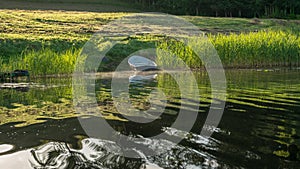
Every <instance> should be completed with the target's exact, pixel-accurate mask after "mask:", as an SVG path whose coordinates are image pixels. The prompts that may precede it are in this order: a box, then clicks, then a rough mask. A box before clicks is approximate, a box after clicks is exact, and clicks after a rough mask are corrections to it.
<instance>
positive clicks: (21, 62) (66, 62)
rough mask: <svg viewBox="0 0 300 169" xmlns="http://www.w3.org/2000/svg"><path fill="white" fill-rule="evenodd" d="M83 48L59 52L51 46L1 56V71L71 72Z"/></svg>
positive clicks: (50, 73)
mask: <svg viewBox="0 0 300 169" xmlns="http://www.w3.org/2000/svg"><path fill="white" fill-rule="evenodd" d="M80 51H81V49H75V48H72V49H69V50H66V51H64V52H57V51H55V50H53V49H51V48H43V49H41V50H38V51H34V50H31V51H24V52H23V53H22V54H21V55H20V56H18V55H17V56H12V57H10V58H9V59H8V60H7V59H5V58H3V57H0V65H1V68H0V70H1V72H10V71H12V70H16V69H25V70H28V71H30V75H31V76H38V75H43V76H45V75H59V74H71V73H72V72H73V70H74V66H75V63H76V59H77V56H78V55H79V54H80Z"/></svg>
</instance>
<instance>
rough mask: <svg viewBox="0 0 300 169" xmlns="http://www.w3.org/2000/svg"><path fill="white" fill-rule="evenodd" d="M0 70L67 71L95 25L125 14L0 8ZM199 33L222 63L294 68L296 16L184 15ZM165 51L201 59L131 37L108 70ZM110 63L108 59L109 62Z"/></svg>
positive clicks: (299, 47)
mask: <svg viewBox="0 0 300 169" xmlns="http://www.w3.org/2000/svg"><path fill="white" fill-rule="evenodd" d="M0 14H1V15H0V18H1V21H0V22H1V24H0V28H1V29H0V49H1V50H0V64H1V67H0V71H4V72H6V71H8V72H9V71H13V70H14V69H28V70H29V71H30V72H31V74H32V75H49V74H70V73H72V71H73V69H74V64H75V61H76V58H77V56H78V55H79V54H80V51H81V49H82V47H83V46H84V44H85V42H87V40H88V39H89V38H90V37H91V36H92V34H93V33H95V32H96V31H97V30H98V29H99V28H100V27H101V25H104V24H107V23H108V22H110V21H112V20H114V19H117V18H120V17H122V16H125V15H127V14H126V13H95V12H62V11H47V12H45V11H26V10H19V11H18V10H17V11H14V10H0ZM184 18H185V19H186V20H187V21H190V22H192V23H193V24H195V25H196V26H198V27H199V28H200V30H202V31H204V32H205V33H206V34H207V35H208V38H209V40H210V41H211V43H212V44H213V45H214V47H215V48H216V50H217V52H218V54H219V56H220V58H221V60H222V62H223V64H224V67H228V68H262V67H274V66H276V67H287V66H288V67H292V66H299V64H300V63H299V62H300V61H299V60H300V59H299V57H300V36H299V30H300V26H299V23H298V21H297V20H294V21H288V20H276V19H241V18H231V19H227V18H225V19H223V18H209V17H197V16H196V17H192V16H184ZM153 47H157V48H161V49H169V50H170V51H171V52H172V53H173V54H175V55H176V56H179V57H180V58H182V59H183V60H184V61H185V62H187V64H188V65H189V66H190V67H192V68H200V67H201V66H202V65H201V64H202V63H201V62H200V61H199V60H197V58H196V60H195V55H194V54H193V52H192V51H191V50H190V49H188V48H186V47H185V46H184V45H183V44H182V43H180V42H176V41H167V40H164V39H163V38H156V39H153V37H149V38H148V39H147V38H146V39H145V37H142V38H140V37H132V38H128V39H127V40H125V41H122V42H121V43H120V44H118V45H116V46H115V47H114V48H112V50H111V51H109V53H108V54H107V60H108V61H109V62H106V63H104V64H103V65H102V66H103V68H100V69H99V71H111V70H114V68H115V67H116V66H117V65H118V63H120V61H121V60H122V58H125V57H127V56H128V55H130V54H131V53H133V52H135V51H137V50H140V49H146V48H153ZM112 62H113V63H112Z"/></svg>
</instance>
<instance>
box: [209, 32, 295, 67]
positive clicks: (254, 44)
mask: <svg viewBox="0 0 300 169" xmlns="http://www.w3.org/2000/svg"><path fill="white" fill-rule="evenodd" d="M209 39H210V40H211V42H212V43H213V45H214V46H215V48H216V50H217V51H218V54H219V56H220V58H221V60H222V62H223V64H224V65H225V66H226V67H245V68H256V67H286V66H299V65H300V37H299V35H297V34H295V33H292V32H283V31H259V32H250V33H241V34H230V35H224V34H218V35H216V36H213V35H210V36H209Z"/></svg>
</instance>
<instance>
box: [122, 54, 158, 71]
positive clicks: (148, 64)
mask: <svg viewBox="0 0 300 169" xmlns="http://www.w3.org/2000/svg"><path fill="white" fill-rule="evenodd" d="M128 64H129V66H130V67H131V68H132V69H133V70H135V71H151V70H158V68H157V64H156V63H155V62H154V61H152V60H150V59H148V58H145V57H142V56H137V55H134V56H131V57H130V58H129V59H128Z"/></svg>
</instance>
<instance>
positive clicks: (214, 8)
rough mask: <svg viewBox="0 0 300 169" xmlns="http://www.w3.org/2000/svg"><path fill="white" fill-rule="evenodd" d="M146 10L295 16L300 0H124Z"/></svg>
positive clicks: (191, 13)
mask: <svg viewBox="0 0 300 169" xmlns="http://www.w3.org/2000/svg"><path fill="white" fill-rule="evenodd" d="M124 1H127V2H130V3H136V4H139V5H141V6H142V7H143V8H144V9H146V10H151V11H159V12H166V13H170V14H178V15H204V16H225V17H273V18H294V17H296V15H297V14H300V0H124Z"/></svg>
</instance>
